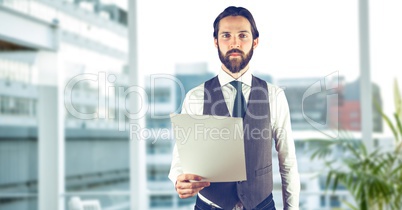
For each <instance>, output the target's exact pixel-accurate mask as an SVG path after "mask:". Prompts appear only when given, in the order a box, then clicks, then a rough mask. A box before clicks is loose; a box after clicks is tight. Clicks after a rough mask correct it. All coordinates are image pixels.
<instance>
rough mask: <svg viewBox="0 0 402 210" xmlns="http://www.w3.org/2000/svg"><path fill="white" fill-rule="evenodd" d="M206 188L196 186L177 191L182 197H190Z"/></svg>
mask: <svg viewBox="0 0 402 210" xmlns="http://www.w3.org/2000/svg"><path fill="white" fill-rule="evenodd" d="M202 189H204V188H203V187H201V188H195V189H179V190H178V191H177V193H178V194H179V197H180V198H189V197H193V196H195V195H196V194H197V193H198V192H199V191H201V190H202Z"/></svg>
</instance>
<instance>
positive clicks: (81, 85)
mask: <svg viewBox="0 0 402 210" xmlns="http://www.w3.org/2000/svg"><path fill="white" fill-rule="evenodd" d="M127 33H128V32H127V12H126V11H125V10H123V9H121V8H119V7H118V6H116V5H114V4H102V1H100V0H93V1H89V0H87V1H80V0H70V1H61V0H60V1H56V0H53V1H52V0H24V1H20V0H2V1H0V209H10V210H12V209H16V210H17V209H18V210H20V209H37V207H38V172H39V163H38V162H39V156H40V155H44V158H45V159H46V158H53V157H52V156H50V155H48V153H47V152H43V151H42V152H41V153H39V152H38V149H39V148H38V147H39V140H38V129H39V126H38V122H39V118H40V117H41V116H38V106H40V104H41V103H42V104H44V103H53V102H52V101H53V100H56V99H52V98H51V97H49V98H47V96H46V94H43V93H44V92H42V90H44V89H46V87H47V86H48V85H50V86H51V85H54V86H55V87H59V88H64V93H65V95H64V96H65V98H64V106H61V107H57V108H58V109H60V111H61V113H64V112H65V113H66V114H65V115H64V116H63V118H64V119H62V121H63V122H62V123H61V125H62V126H64V128H65V131H64V134H65V135H64V138H65V142H64V148H63V149H64V153H63V154H65V163H64V165H63V167H64V169H63V171H64V172H65V177H63V178H64V181H63V182H64V183H65V186H64V188H65V189H64V190H63V191H65V193H64V196H65V201H66V203H65V206H66V208H67V202H68V201H69V198H70V197H71V196H73V195H80V196H82V197H83V198H94V199H97V200H99V201H101V202H100V203H101V206H102V207H114V208H115V209H128V207H129V196H128V193H127V195H123V196H109V195H108V194H107V193H109V192H110V191H113V190H117V191H124V190H126V191H128V190H129V184H128V183H129V150H128V144H129V140H128V132H122V131H119V130H118V125H119V124H118V122H119V120H121V118H119V110H121V108H122V104H119V103H117V102H118V101H119V99H121V98H122V96H121V95H119V94H118V87H127V85H128V80H127V76H126V73H127V72H126V69H127V53H128V40H127ZM41 88H44V89H41ZM50 89H51V88H50ZM50 89H48V90H50ZM46 90H47V89H46ZM64 107H65V109H66V110H64V111H63V110H61V109H63V108H64ZM49 111H50V112H51V110H49ZM42 117H43V116H42ZM54 119H56V118H54ZM53 123H56V122H54V121H49V122H48V124H49V125H51V124H53ZM54 141H57V139H55V140H54ZM52 171H53V169H52V168H49V171H48V172H49V174H51V173H53V172H52ZM63 178H62V179H63ZM42 181H43V182H45V180H42ZM89 191H91V192H94V191H95V192H98V193H94V194H92V195H91V194H90V193H89V194H88V193H87V194H86V192H89ZM99 192H100V193H99Z"/></svg>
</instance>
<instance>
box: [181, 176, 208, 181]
mask: <svg viewBox="0 0 402 210" xmlns="http://www.w3.org/2000/svg"><path fill="white" fill-rule="evenodd" d="M189 180H194V181H201V180H202V177H201V176H198V175H195V174H180V175H179V176H178V177H177V181H189Z"/></svg>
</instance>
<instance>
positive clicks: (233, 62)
mask: <svg viewBox="0 0 402 210" xmlns="http://www.w3.org/2000/svg"><path fill="white" fill-rule="evenodd" d="M253 50H254V49H253V47H251V49H250V52H249V53H248V54H244V52H243V51H241V50H239V49H231V50H229V51H227V52H226V55H224V54H223V53H222V52H221V49H220V48H219V45H218V54H219V59H220V60H221V62H222V63H223V65H225V67H226V68H227V69H229V71H230V72H232V73H238V72H240V70H242V69H244V68H245V67H246V66H247V65H248V63H249V62H250V60H251V58H252V57H253ZM231 53H239V54H240V57H239V58H232V59H231V58H230V54H231Z"/></svg>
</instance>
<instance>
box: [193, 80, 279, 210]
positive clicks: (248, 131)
mask: <svg viewBox="0 0 402 210" xmlns="http://www.w3.org/2000/svg"><path fill="white" fill-rule="evenodd" d="M204 89H205V92H204V115H218V116H230V114H229V111H228V109H227V106H226V103H225V100H224V98H223V94H222V90H221V86H220V84H219V80H218V77H214V78H212V79H210V80H208V81H206V82H205V84H204ZM243 129H244V147H245V155H246V170H247V181H243V182H219V183H211V185H210V186H209V187H206V188H204V189H203V190H201V191H200V193H201V194H202V195H203V196H204V197H206V198H207V199H209V200H210V201H212V202H214V203H215V204H217V205H219V206H221V207H222V208H223V209H229V210H231V209H232V208H233V207H234V206H235V204H236V203H237V202H238V201H239V200H240V201H241V202H242V203H243V205H244V207H245V208H246V209H253V208H255V207H256V206H257V205H258V204H259V203H261V202H262V201H263V200H264V199H265V198H266V197H268V196H269V195H270V194H271V192H272V186H273V184H272V183H273V181H272V129H271V120H270V109H269V102H268V88H267V83H266V82H265V81H263V80H261V79H259V78H257V77H254V76H253V78H252V85H251V92H250V98H249V101H248V103H247V111H246V115H245V117H244V119H243Z"/></svg>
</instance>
